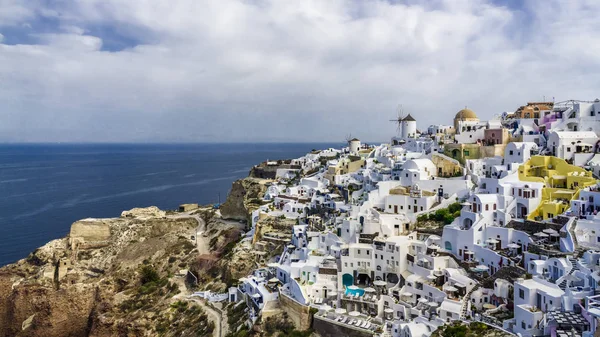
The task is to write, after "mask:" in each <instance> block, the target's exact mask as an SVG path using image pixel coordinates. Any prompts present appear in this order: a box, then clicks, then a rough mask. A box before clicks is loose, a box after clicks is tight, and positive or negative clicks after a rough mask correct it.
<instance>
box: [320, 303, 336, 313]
mask: <svg viewBox="0 0 600 337" xmlns="http://www.w3.org/2000/svg"><path fill="white" fill-rule="evenodd" d="M319 309H321V310H323V311H329V310H331V309H333V308H332V307H331V306H329V305H328V304H323V305H322V306H320V307H319Z"/></svg>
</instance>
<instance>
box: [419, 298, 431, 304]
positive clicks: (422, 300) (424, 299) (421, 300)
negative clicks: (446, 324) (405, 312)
mask: <svg viewBox="0 0 600 337" xmlns="http://www.w3.org/2000/svg"><path fill="white" fill-rule="evenodd" d="M419 302H420V303H427V302H429V301H428V300H427V299H426V298H425V297H421V298H419Z"/></svg>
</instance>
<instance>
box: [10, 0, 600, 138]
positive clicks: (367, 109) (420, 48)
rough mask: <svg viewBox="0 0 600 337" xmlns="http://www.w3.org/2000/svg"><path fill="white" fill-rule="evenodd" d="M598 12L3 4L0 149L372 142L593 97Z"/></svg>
mask: <svg viewBox="0 0 600 337" xmlns="http://www.w3.org/2000/svg"><path fill="white" fill-rule="evenodd" d="M599 10H600V2H598V1H591V0H590V1H554V0H549V1H533V0H530V1H516V0H509V1H500V0H493V1H492V0H490V1H485V0H472V1H466V0H464V1H463V0H436V1H416V0H407V1H376V0H371V1H352V0H330V1H322V0H319V1H317V0H306V1H275V0H255V1H250V0H220V1H197V0H174V1H173V0H170V1H167V0H86V1H83V0H80V1H75V0H60V1H50V0H28V1H24V0H0V34H1V35H0V120H2V123H0V142H204V141H339V140H340V139H344V137H345V135H347V134H349V133H351V134H352V135H356V136H357V137H359V138H363V139H380V140H385V139H388V138H389V137H391V136H393V135H394V133H395V130H396V129H395V127H394V125H392V124H391V123H390V122H389V121H388V120H389V119H391V118H392V117H394V116H395V110H396V107H397V106H398V104H402V105H403V107H404V108H405V110H406V111H408V112H411V113H412V114H413V116H415V117H416V118H417V121H418V125H419V128H421V129H426V128H427V126H428V125H430V124H433V123H446V124H449V123H451V119H452V116H453V115H454V114H455V112H456V111H458V110H459V109H461V108H462V107H464V106H469V107H470V108H472V109H474V110H475V111H476V112H477V113H478V114H479V115H480V117H481V118H491V117H492V116H494V115H497V114H500V113H502V112H503V111H511V110H514V109H516V108H517V107H518V106H519V105H521V104H524V103H525V102H527V101H535V100H541V99H542V98H543V97H544V96H545V97H546V98H549V97H556V99H557V100H565V99H571V98H574V99H587V100H592V99H595V98H597V97H598V96H600V93H599V92H598V88H599V87H600V76H598V75H599V72H600V57H598V55H600V20H597V18H596V17H595V13H598V12H600V11H599Z"/></svg>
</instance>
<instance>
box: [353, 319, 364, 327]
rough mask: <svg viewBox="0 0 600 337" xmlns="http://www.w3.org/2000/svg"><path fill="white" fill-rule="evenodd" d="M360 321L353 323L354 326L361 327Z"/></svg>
mask: <svg viewBox="0 0 600 337" xmlns="http://www.w3.org/2000/svg"><path fill="white" fill-rule="evenodd" d="M362 323H363V322H362V321H361V320H360V319H359V320H357V321H356V323H354V325H355V326H361V325H362Z"/></svg>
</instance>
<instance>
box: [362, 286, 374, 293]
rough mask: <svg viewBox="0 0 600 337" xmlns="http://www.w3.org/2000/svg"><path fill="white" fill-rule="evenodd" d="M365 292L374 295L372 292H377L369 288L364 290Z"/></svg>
mask: <svg viewBox="0 0 600 337" xmlns="http://www.w3.org/2000/svg"><path fill="white" fill-rule="evenodd" d="M365 292H367V293H374V292H377V290H375V289H373V288H371V287H369V288H365Z"/></svg>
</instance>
